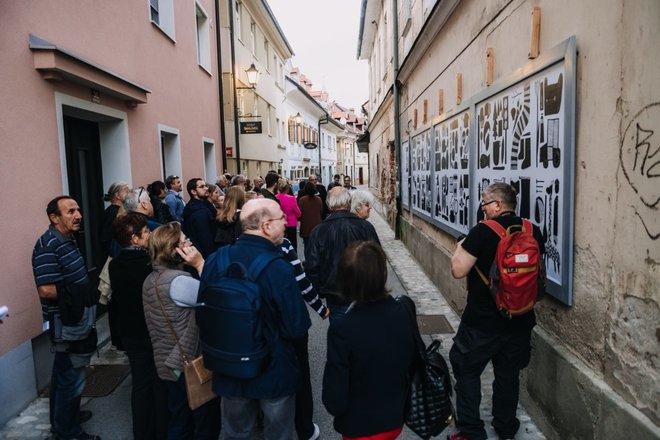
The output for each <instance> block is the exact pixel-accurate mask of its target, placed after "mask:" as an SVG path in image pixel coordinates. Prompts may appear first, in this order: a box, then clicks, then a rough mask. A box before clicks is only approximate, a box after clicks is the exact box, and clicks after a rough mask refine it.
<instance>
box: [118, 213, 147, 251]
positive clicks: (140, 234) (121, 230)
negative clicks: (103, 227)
mask: <svg viewBox="0 0 660 440" xmlns="http://www.w3.org/2000/svg"><path fill="white" fill-rule="evenodd" d="M150 235H151V231H150V230H149V228H148V227H147V221H146V220H145V218H144V216H142V215H137V214H135V213H132V212H129V213H128V214H126V215H120V216H119V217H117V218H116V219H115V221H114V222H113V223H112V238H114V239H115V240H117V243H119V245H120V246H121V247H128V246H140V247H143V248H146V247H147V246H149V237H150Z"/></svg>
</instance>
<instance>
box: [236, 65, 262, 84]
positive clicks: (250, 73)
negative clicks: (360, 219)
mask: <svg viewBox="0 0 660 440" xmlns="http://www.w3.org/2000/svg"><path fill="white" fill-rule="evenodd" d="M245 73H246V74H247V79H248V84H250V87H236V89H238V90H242V89H255V88H256V87H257V82H258V81H259V71H258V70H257V68H256V67H255V66H254V63H252V64H250V67H248V68H247V69H245Z"/></svg>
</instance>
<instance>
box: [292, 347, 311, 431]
mask: <svg viewBox="0 0 660 440" xmlns="http://www.w3.org/2000/svg"><path fill="white" fill-rule="evenodd" d="M308 339H309V336H308V335H305V336H303V337H302V338H299V339H294V340H293V341H292V343H293V348H294V350H295V351H296V357H297V358H298V369H299V370H300V388H298V392H297V393H296V418H295V426H296V433H297V434H298V440H307V439H308V438H310V437H311V436H312V434H314V422H313V421H312V418H313V416H314V399H313V397H312V380H311V377H310V372H309V352H308V350H307V343H308Z"/></svg>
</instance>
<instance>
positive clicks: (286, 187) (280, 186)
mask: <svg viewBox="0 0 660 440" xmlns="http://www.w3.org/2000/svg"><path fill="white" fill-rule="evenodd" d="M290 191H291V184H290V183H289V181H288V180H286V179H280V180H278V181H277V192H278V193H280V194H289V192H290Z"/></svg>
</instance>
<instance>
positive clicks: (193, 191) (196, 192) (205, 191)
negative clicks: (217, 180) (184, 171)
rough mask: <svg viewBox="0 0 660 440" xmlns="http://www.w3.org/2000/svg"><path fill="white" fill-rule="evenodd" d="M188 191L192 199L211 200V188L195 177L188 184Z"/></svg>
mask: <svg viewBox="0 0 660 440" xmlns="http://www.w3.org/2000/svg"><path fill="white" fill-rule="evenodd" d="M186 191H188V195H189V196H190V198H191V199H199V200H206V199H208V198H209V186H208V185H207V184H206V182H204V179H200V178H199V177H194V178H192V179H190V180H189V181H188V183H186Z"/></svg>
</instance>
